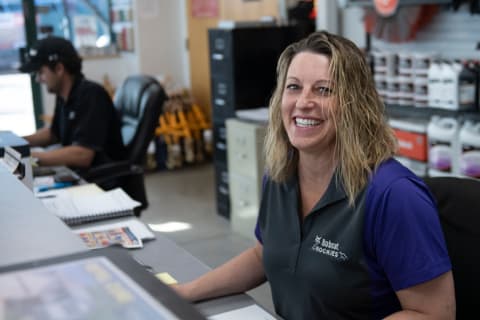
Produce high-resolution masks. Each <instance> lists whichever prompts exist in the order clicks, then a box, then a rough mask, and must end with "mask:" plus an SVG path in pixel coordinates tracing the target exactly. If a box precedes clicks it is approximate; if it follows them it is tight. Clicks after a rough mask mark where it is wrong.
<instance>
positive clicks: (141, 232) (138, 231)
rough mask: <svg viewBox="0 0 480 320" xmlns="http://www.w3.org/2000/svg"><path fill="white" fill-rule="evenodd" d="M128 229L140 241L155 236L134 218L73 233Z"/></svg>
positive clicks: (80, 229) (79, 229) (76, 230)
mask: <svg viewBox="0 0 480 320" xmlns="http://www.w3.org/2000/svg"><path fill="white" fill-rule="evenodd" d="M125 227H128V228H130V230H131V231H132V232H133V233H134V234H135V235H136V236H137V237H138V238H140V239H142V240H148V239H155V235H154V234H153V232H152V231H150V230H149V229H148V227H147V226H146V225H145V224H144V223H143V222H141V221H139V220H138V219H136V218H129V219H125V220H122V221H118V222H113V223H102V224H101V225H97V226H89V227H83V228H75V229H74V230H73V232H75V233H77V234H79V233H85V232H94V231H104V230H110V229H115V228H125Z"/></svg>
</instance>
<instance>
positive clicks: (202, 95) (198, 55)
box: [186, 0, 285, 114]
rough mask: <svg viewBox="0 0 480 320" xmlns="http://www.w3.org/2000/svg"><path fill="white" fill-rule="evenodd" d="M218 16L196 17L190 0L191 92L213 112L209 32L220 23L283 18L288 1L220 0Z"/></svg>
mask: <svg viewBox="0 0 480 320" xmlns="http://www.w3.org/2000/svg"><path fill="white" fill-rule="evenodd" d="M218 3H219V13H218V17H212V18H203V17H192V14H191V7H192V0H187V7H186V16H187V18H188V35H189V39H188V41H189V47H190V51H189V57H190V58H189V65H190V78H191V91H192V94H193V96H194V98H195V101H196V102H197V103H198V104H199V105H200V106H201V107H203V108H204V110H205V111H206V113H207V114H209V113H210V112H211V101H210V100H211V98H210V97H211V92H210V69H209V68H210V62H209V56H208V51H209V50H208V29H209V28H215V27H216V26H217V23H218V21H219V20H235V21H238V20H256V19H260V18H261V17H262V16H274V17H279V16H280V13H279V10H280V9H279V8H284V7H285V5H284V4H280V5H279V3H284V1H279V0H257V1H251V2H248V1H247V2H246V1H243V0H218Z"/></svg>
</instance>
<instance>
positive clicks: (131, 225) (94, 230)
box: [72, 218, 155, 249]
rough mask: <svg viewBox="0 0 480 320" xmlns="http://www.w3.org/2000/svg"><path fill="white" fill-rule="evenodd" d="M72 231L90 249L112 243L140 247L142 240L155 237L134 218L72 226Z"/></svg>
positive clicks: (126, 246) (127, 246)
mask: <svg viewBox="0 0 480 320" xmlns="http://www.w3.org/2000/svg"><path fill="white" fill-rule="evenodd" d="M72 229H73V232H74V233H76V234H78V235H79V236H80V238H81V239H82V240H83V241H84V242H85V243H86V244H87V246H88V247H89V248H91V249H99V248H103V247H107V246H110V245H112V244H120V245H122V246H123V247H125V248H129V249H131V248H141V247H143V242H142V240H148V239H155V235H154V234H153V232H152V231H150V230H149V229H148V227H147V226H146V225H145V224H144V223H143V222H141V221H139V220H138V219H136V218H128V219H123V220H122V221H116V222H113V223H111V222H110V223H105V222H103V223H100V225H95V226H88V227H78V226H77V227H73V228H72Z"/></svg>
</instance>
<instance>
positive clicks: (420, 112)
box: [385, 105, 480, 121]
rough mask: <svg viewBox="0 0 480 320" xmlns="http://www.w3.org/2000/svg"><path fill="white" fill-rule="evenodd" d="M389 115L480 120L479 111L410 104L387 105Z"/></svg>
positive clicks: (422, 118)
mask: <svg viewBox="0 0 480 320" xmlns="http://www.w3.org/2000/svg"><path fill="white" fill-rule="evenodd" d="M385 108H386V111H387V115H388V116H390V117H396V118H415V119H420V120H429V119H430V118H431V117H432V116H433V115H438V116H441V117H453V118H456V119H459V120H474V121H480V112H479V111H476V110H475V111H455V110H447V109H439V108H417V107H410V106H399V105H386V106H385Z"/></svg>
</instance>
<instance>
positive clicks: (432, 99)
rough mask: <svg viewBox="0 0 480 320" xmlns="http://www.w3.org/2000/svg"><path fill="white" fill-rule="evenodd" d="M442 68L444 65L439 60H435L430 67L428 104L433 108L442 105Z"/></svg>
mask: <svg viewBox="0 0 480 320" xmlns="http://www.w3.org/2000/svg"><path fill="white" fill-rule="evenodd" d="M441 68H442V67H441V64H440V62H439V61H434V62H433V63H432V64H430V67H429V68H428V104H429V106H430V107H433V108H438V107H440V106H441V104H440V102H441V98H442V94H441V93H442V89H441V85H442V83H441V74H442V69H441Z"/></svg>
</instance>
